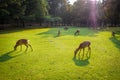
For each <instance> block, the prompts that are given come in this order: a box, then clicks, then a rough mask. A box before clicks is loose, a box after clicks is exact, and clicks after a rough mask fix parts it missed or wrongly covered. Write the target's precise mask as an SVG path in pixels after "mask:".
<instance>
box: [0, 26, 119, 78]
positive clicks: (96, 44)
mask: <svg viewBox="0 0 120 80" xmlns="http://www.w3.org/2000/svg"><path fill="white" fill-rule="evenodd" d="M77 29H79V30H80V35H79V36H74V35H73V34H74V32H75V31H76V30H77ZM59 30H61V36H60V37H56V35H57V31H58V28H41V29H17V30H12V31H3V32H0V80H58V79H59V80H120V69H119V68H120V60H119V57H120V53H119V51H120V44H119V43H120V35H118V34H116V38H112V37H111V31H106V30H104V31H95V30H92V29H88V28H75V27H74V28H73V27H69V29H68V30H67V31H65V30H64V29H63V28H59ZM109 30H112V29H109ZM20 38H26V39H29V40H30V44H31V45H32V47H33V49H34V51H33V52H31V50H30V48H28V51H27V52H25V51H24V50H25V46H23V50H22V51H20V47H18V49H17V51H12V50H13V46H14V45H15V42H16V41H17V40H18V39H20ZM85 40H89V41H91V49H92V51H91V57H90V58H87V57H86V56H84V59H83V60H81V58H80V59H79V57H78V55H77V58H76V59H75V58H73V56H74V50H75V49H76V48H77V47H78V46H79V44H80V43H81V42H82V41H85ZM86 51H87V49H85V53H86ZM81 56H82V52H81V55H80V57H81Z"/></svg>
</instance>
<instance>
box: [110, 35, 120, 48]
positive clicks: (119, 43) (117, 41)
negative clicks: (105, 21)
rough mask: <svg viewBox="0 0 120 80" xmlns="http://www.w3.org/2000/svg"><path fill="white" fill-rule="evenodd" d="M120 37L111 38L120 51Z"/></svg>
mask: <svg viewBox="0 0 120 80" xmlns="http://www.w3.org/2000/svg"><path fill="white" fill-rule="evenodd" d="M117 38H118V37H111V38H109V39H110V40H111V41H112V42H113V43H114V44H115V45H116V47H117V48H119V49H120V40H118V39H117Z"/></svg>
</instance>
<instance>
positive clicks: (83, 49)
mask: <svg viewBox="0 0 120 80" xmlns="http://www.w3.org/2000/svg"><path fill="white" fill-rule="evenodd" d="M84 50H85V49H84V48H83V56H82V59H83V57H84Z"/></svg>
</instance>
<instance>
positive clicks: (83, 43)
mask: <svg viewBox="0 0 120 80" xmlns="http://www.w3.org/2000/svg"><path fill="white" fill-rule="evenodd" d="M90 44H91V43H90V41H84V42H82V43H81V44H80V45H79V47H78V48H77V49H76V50H75V51H74V57H76V54H77V52H78V51H80V52H81V49H83V57H84V50H85V48H86V47H88V51H90V53H89V56H90V54H91V48H90ZM80 52H79V55H80ZM87 54H88V52H87Z"/></svg>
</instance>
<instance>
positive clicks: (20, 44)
mask: <svg viewBox="0 0 120 80" xmlns="http://www.w3.org/2000/svg"><path fill="white" fill-rule="evenodd" d="M22 45H25V46H26V51H27V49H28V47H30V48H31V51H33V49H32V46H31V45H30V44H29V40H28V39H19V40H18V41H17V42H16V44H15V46H14V50H16V49H17V47H18V46H21V50H22Z"/></svg>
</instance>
